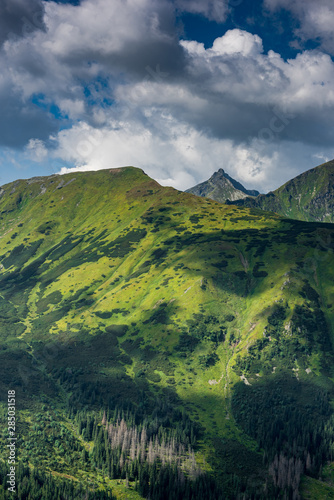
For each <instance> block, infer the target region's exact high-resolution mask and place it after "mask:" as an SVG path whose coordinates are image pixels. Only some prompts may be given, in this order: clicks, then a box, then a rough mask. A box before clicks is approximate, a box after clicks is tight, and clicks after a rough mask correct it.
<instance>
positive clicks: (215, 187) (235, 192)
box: [186, 168, 260, 203]
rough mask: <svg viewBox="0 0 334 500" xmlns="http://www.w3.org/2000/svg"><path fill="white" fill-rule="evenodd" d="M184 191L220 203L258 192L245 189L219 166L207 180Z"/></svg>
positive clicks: (254, 194) (255, 194)
mask: <svg viewBox="0 0 334 500" xmlns="http://www.w3.org/2000/svg"><path fill="white" fill-rule="evenodd" d="M186 192H187V193H192V194H195V195H197V196H204V197H207V198H211V199H212V200H216V201H219V202H221V203H225V202H226V201H227V200H230V201H235V200H240V199H242V198H245V197H246V196H257V195H258V194H260V193H259V192H258V191H255V190H248V189H246V188H245V187H244V186H243V185H242V184H240V182H238V181H236V180H235V179H233V178H232V177H230V175H229V174H228V173H227V172H225V170H224V169H223V168H219V169H218V170H217V172H214V173H213V174H212V176H211V177H210V179H208V180H207V181H205V182H202V183H201V184H197V185H196V186H194V187H192V188H190V189H187V190H186Z"/></svg>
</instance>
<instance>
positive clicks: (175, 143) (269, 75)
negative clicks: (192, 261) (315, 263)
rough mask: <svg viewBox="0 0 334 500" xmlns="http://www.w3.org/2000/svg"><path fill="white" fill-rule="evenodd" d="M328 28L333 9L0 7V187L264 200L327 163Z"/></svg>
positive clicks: (188, 4)
mask: <svg viewBox="0 0 334 500" xmlns="http://www.w3.org/2000/svg"><path fill="white" fill-rule="evenodd" d="M333 26H334V2H333V1H332V0H318V1H317V2H315V1H314V0H294V1H293V2H291V1H290V0H206V1H204V0H81V1H80V0H72V1H66V0H62V1H58V2H56V1H53V0H49V1H43V0H0V69H1V71H0V111H1V112H0V166H1V171H0V184H1V185H3V184H5V183H7V182H11V181H13V180H15V179H19V178H29V177H33V176H37V175H50V174H53V173H55V174H58V173H60V174H63V173H67V172H71V171H73V170H79V171H84V170H99V169H102V168H113V167H120V166H127V165H132V166H135V167H139V168H142V169H143V170H144V171H145V172H146V173H147V174H148V175H150V176H151V177H153V178H154V179H156V180H157V181H158V182H160V183H161V184H162V185H169V186H173V187H175V188H177V189H181V190H183V189H187V188H190V187H192V186H194V185H195V184H197V183H199V182H202V181H204V180H206V179H208V178H209V177H210V175H212V173H213V172H215V171H217V170H218V169H219V168H223V169H224V170H226V171H227V172H228V173H229V174H230V175H231V176H232V177H234V178H235V179H237V180H238V181H239V182H241V183H242V184H244V185H245V187H247V188H249V189H258V190H259V191H261V192H268V191H270V190H273V189H276V188H277V187H279V186H280V185H282V184H283V183H284V182H286V181H288V180H289V179H291V178H292V177H295V176H296V175H298V174H299V173H301V172H303V171H305V170H308V169H310V168H313V167H315V166H317V165H319V164H321V163H324V162H326V161H328V160H331V159H333V158H334V123H333V120H334V59H333V56H334V30H333Z"/></svg>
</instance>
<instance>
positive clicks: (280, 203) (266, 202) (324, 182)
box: [215, 160, 334, 222]
mask: <svg viewBox="0 0 334 500" xmlns="http://www.w3.org/2000/svg"><path fill="white" fill-rule="evenodd" d="M215 199H216V200H217V201H220V200H218V198H215ZM231 201H232V202H233V204H236V205H239V206H245V207H251V208H260V209H262V210H267V211H271V212H276V213H278V214H280V215H283V216H285V217H289V218H292V219H298V220H303V221H308V222H334V160H331V161H329V162H327V163H323V164H322V165H319V166H318V167H315V168H312V169H311V170H308V171H307V172H304V173H302V174H300V175H298V176H297V177H295V178H294V179H292V180H291V181H288V182H286V183H285V184H284V185H283V186H281V187H280V188H278V189H276V190H275V191H272V192H270V193H268V194H260V195H259V196H257V197H256V198H253V197H244V198H243V199H242V200H240V199H239V200H237V199H235V200H231Z"/></svg>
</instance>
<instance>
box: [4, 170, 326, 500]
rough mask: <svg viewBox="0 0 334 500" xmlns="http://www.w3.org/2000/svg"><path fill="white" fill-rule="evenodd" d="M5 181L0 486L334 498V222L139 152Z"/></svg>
mask: <svg viewBox="0 0 334 500" xmlns="http://www.w3.org/2000/svg"><path fill="white" fill-rule="evenodd" d="M0 194H1V199H0V218H1V220H0V231H1V238H0V262H1V270H0V339H1V343H0V372H1V376H0V391H1V401H2V404H1V415H2V419H3V420H2V421H5V420H7V393H8V389H12V390H15V394H16V405H17V406H16V434H17V437H18V440H17V443H16V450H17V460H18V466H17V470H16V480H17V490H16V492H15V493H12V492H9V491H8V488H7V485H6V481H7V479H6V475H7V474H9V465H8V464H7V457H8V449H7V448H6V444H7V440H8V437H9V436H8V433H7V431H5V432H4V433H3V435H2V437H1V450H2V452H1V454H2V461H1V463H0V478H1V480H0V483H1V486H0V498H1V499H7V498H11V499H16V498H18V499H43V500H48V499H52V500H56V499H62V498H68V499H72V498H73V499H83V498H85V499H93V498H97V499H105V498H110V499H125V500H137V499H138V500H139V499H148V498H149V499H151V500H153V499H154V500H155V499H157V500H158V499H159V500H165V499H166V500H169V499H173V500H174V499H175V500H190V499H192V500H195V499H196V500H221V499H231V500H232V499H240V500H241V499H275V498H282V499H283V498H286V499H297V498H304V499H314V498H319V499H321V498H324V499H325V498H326V499H328V498H334V488H333V486H332V481H333V480H334V468H333V462H332V459H333V447H334V413H333V404H332V403H333V398H334V383H333V380H334V378H333V377H334V372H333V369H334V351H333V326H334V309H333V297H334V284H333V283H334V256H333V249H334V226H333V225H332V224H329V223H320V222H306V221H298V220H293V219H288V218H284V217H282V216H279V215H277V214H275V213H273V212H266V211H263V210H260V209H256V208H247V207H243V206H241V207H239V206H234V205H225V204H221V203H218V202H216V201H213V200H211V199H207V198H202V197H198V196H195V195H192V194H189V193H184V192H181V191H177V190H176V189H173V188H170V187H162V186H160V185H159V184H158V183H157V182H156V181H154V180H152V179H151V178H150V177H148V176H147V175H146V174H145V173H144V172H143V171H142V170H141V169H138V168H133V167H124V168H116V169H105V170H99V171H97V172H74V173H70V174H66V175H61V176H60V175H51V176H48V177H35V178H31V179H28V180H18V181H15V182H11V183H9V184H6V185H4V186H3V187H2V189H1V193H0Z"/></svg>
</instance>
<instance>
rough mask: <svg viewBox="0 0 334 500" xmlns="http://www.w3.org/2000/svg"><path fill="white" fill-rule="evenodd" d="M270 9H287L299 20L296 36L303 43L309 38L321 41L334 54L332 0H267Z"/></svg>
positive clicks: (265, 3) (325, 48)
mask: <svg viewBox="0 0 334 500" xmlns="http://www.w3.org/2000/svg"><path fill="white" fill-rule="evenodd" d="M264 5H265V6H266V7H267V9H269V10H270V11H278V10H279V9H285V10H288V11H290V12H291V13H292V14H293V15H294V16H295V17H296V18H297V19H298V21H299V27H298V28H296V30H295V35H296V37H297V38H298V39H299V40H300V42H301V44H302V45H303V44H304V43H305V42H306V41H307V40H309V39H311V40H315V41H319V42H320V44H321V47H322V48H323V49H324V50H326V51H328V52H329V53H331V54H334V32H333V24H334V4H333V2H332V0H318V1H317V2H315V1H314V0H295V1H293V2H291V1H290V0H265V2H264Z"/></svg>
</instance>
